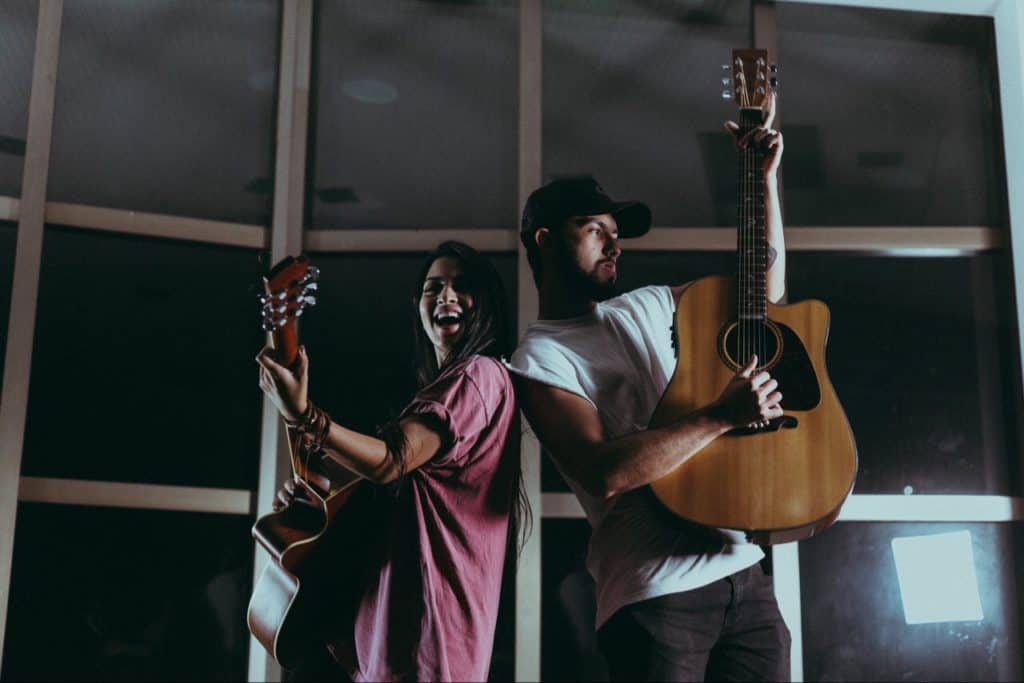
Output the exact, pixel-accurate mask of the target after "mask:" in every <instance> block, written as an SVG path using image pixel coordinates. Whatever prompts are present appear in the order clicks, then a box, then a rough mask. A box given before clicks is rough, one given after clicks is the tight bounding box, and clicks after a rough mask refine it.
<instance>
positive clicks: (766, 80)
mask: <svg viewBox="0 0 1024 683" xmlns="http://www.w3.org/2000/svg"><path fill="white" fill-rule="evenodd" d="M722 68H723V69H724V70H728V71H729V72H730V73H731V77H728V76H727V77H723V78H722V85H724V86H725V87H726V89H725V90H724V91H723V92H722V97H724V98H725V99H734V100H736V103H737V104H738V105H739V107H740V109H760V108H761V105H762V104H764V101H765V98H767V97H768V93H769V92H775V90H776V89H777V88H778V86H779V80H778V78H777V77H776V76H775V74H776V73H777V72H778V67H777V66H775V65H774V64H769V63H768V50H755V49H746V50H733V51H732V64H726V65H724V66H723V67H722Z"/></svg>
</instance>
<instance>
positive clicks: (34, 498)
mask: <svg viewBox="0 0 1024 683" xmlns="http://www.w3.org/2000/svg"><path fill="white" fill-rule="evenodd" d="M18 500H20V501H22V502H25V503H54V504H58V505H93V506H97V507H119V508H133V509H146V510H176V511H180V512H213V513H218V514H227V515H248V514H249V513H250V512H251V511H252V491H247V490H245V489H220V488H207V487H200V486H165V485H162V484H134V483H129V482H120V481H86V480H80V479H55V478H47V477H22V478H21V484H20V486H19V489H18Z"/></svg>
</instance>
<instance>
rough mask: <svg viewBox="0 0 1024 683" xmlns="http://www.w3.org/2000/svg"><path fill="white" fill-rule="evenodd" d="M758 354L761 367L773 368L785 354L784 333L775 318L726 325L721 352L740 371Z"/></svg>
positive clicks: (733, 368)
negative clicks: (783, 351)
mask: <svg viewBox="0 0 1024 683" xmlns="http://www.w3.org/2000/svg"><path fill="white" fill-rule="evenodd" d="M755 353H756V354H757V369H758V370H763V369H767V368H771V367H772V366H774V365H775V364H776V363H778V362H779V358H780V357H781V356H782V334H781V332H780V331H779V328H778V327H777V326H776V325H775V323H773V322H772V321H771V320H740V321H734V322H732V323H730V324H729V325H726V326H725V327H724V328H722V331H721V332H720V333H719V335H718V354H719V356H721V357H722V361H723V362H724V363H725V364H726V365H728V366H729V367H730V368H732V370H734V371H736V370H739V369H740V368H742V367H743V366H744V365H746V364H747V361H748V360H750V356H751V355H753V354H755Z"/></svg>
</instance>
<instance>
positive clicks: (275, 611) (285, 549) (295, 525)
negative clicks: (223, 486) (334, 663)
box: [246, 478, 365, 669]
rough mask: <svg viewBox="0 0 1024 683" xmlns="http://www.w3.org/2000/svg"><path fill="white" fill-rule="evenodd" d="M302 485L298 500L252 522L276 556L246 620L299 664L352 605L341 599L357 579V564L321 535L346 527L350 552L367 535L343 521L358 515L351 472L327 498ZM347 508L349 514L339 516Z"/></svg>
mask: <svg viewBox="0 0 1024 683" xmlns="http://www.w3.org/2000/svg"><path fill="white" fill-rule="evenodd" d="M299 486H303V488H304V489H305V493H304V494H297V497H298V496H300V495H301V496H302V500H301V501H296V502H293V503H292V504H291V505H289V506H288V507H286V508H284V509H282V510H280V511H278V512H272V513H270V514H267V515H263V516H262V517H260V518H259V519H257V520H256V524H255V525H253V529H252V534H253V537H254V538H256V540H257V541H259V542H260V545H262V546H263V548H264V549H265V550H266V551H267V552H269V553H270V556H271V560H270V562H268V563H267V566H266V568H265V569H264V570H263V573H262V574H261V576H260V578H259V581H258V582H257V584H256V586H255V588H254V589H253V593H252V598H251V599H250V601H249V611H248V614H247V615H246V621H247V622H248V625H249V631H250V632H251V633H252V634H253V636H254V637H255V638H256V639H257V640H258V641H259V642H260V644H261V645H263V647H264V648H266V650H267V652H269V653H270V654H271V655H272V656H273V657H274V659H276V660H277V662H278V663H279V664H280V665H281V666H282V667H284V668H286V669H294V668H296V666H297V665H298V664H299V663H300V662H301V661H302V659H303V658H304V657H305V655H306V654H307V653H308V652H310V651H311V650H312V649H313V648H314V647H322V646H323V644H324V642H325V638H326V635H327V634H328V632H329V631H330V630H331V629H332V628H333V625H334V624H333V623H332V622H333V621H334V620H336V619H337V618H339V617H340V616H341V615H342V614H344V613H346V612H347V611H348V609H351V608H352V607H354V605H353V604H348V605H345V604H342V603H343V602H344V599H345V596H346V593H345V591H344V589H345V588H346V587H351V586H352V585H353V584H354V583H355V582H357V581H358V576H357V575H356V574H355V569H356V566H355V565H354V564H353V563H351V562H348V563H346V562H344V558H338V557H336V556H332V555H331V554H330V553H329V552H328V551H326V550H325V547H326V546H327V544H326V543H325V542H324V537H325V536H326V535H327V534H328V533H330V534H331V535H332V536H333V535H336V534H346V535H347V536H349V537H348V538H346V539H345V541H344V542H343V543H344V544H345V545H346V547H348V548H349V549H350V551H351V554H352V555H353V556H358V555H359V551H358V550H357V548H359V547H361V546H362V545H363V544H364V542H365V541H364V540H362V539H356V538H352V536H358V535H359V534H360V530H359V529H358V528H356V527H355V524H354V523H348V524H340V523H339V521H340V519H341V518H343V519H344V520H347V521H350V520H352V519H353V518H354V517H356V516H357V515H353V514H350V513H349V510H350V509H352V508H355V507H358V505H359V502H358V501H359V498H360V496H359V495H358V494H359V489H360V487H359V485H358V480H356V479H355V478H353V481H352V482H350V483H349V484H348V485H347V486H344V487H342V488H340V489H339V490H337V491H336V492H335V493H333V494H332V495H330V496H327V497H322V496H321V495H320V494H319V492H317V491H315V489H313V487H309V486H308V485H306V483H305V482H303V481H301V480H300V483H299V484H297V488H298V487H299ZM343 508H344V510H345V514H343V515H339V512H340V511H341V510H342V509H343ZM334 540H335V539H332V542H331V544H330V545H331V546H332V547H334V546H335V545H336V543H334ZM346 571H348V572H349V573H348V575H346ZM351 596H352V592H351V591H349V597H350V598H351Z"/></svg>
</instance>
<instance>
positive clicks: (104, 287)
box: [22, 228, 264, 489]
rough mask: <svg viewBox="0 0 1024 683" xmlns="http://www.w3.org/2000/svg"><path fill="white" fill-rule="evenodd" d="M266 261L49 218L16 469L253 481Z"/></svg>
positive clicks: (193, 482) (202, 482)
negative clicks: (56, 223)
mask: <svg viewBox="0 0 1024 683" xmlns="http://www.w3.org/2000/svg"><path fill="white" fill-rule="evenodd" d="M85 255H88V257H87V258H86V257H85ZM263 271H264V268H263V266H262V265H261V264H260V262H259V260H258V259H257V254H256V252H255V251H254V250H247V249H239V248H232V247H222V246H211V245H200V244H195V243H187V242H174V241H169V240H156V239H143V238H138V237H127V236H118V235H112V234H107V233H95V232H86V231H80V230H69V229H60V228H48V229H47V231H46V236H45V241H44V243H43V257H42V272H41V275H40V280H39V307H38V314H37V318H36V333H35V348H34V352H33V356H32V385H31V388H30V391H29V405H28V420H27V424H26V431H25V455H24V460H23V466H22V473H23V474H25V475H30V476H38V477H70V478H74V479H97V480H112V481H139V482H153V483H159V484H180V485H190V486H216V487H225V488H242V489H252V488H255V485H256V476H257V470H258V467H259V430H260V406H261V397H262V393H261V392H260V389H259V386H258V384H257V379H256V377H257V373H256V368H257V366H256V363H255V360H254V358H255V356H256V353H257V352H258V351H259V349H260V347H261V346H262V345H263V332H262V330H260V328H259V304H258V302H257V301H256V296H255V293H250V291H249V289H250V287H251V286H253V285H254V284H256V283H257V282H258V279H259V276H260V275H261V274H262V272H263ZM256 291H258V290H256Z"/></svg>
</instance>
